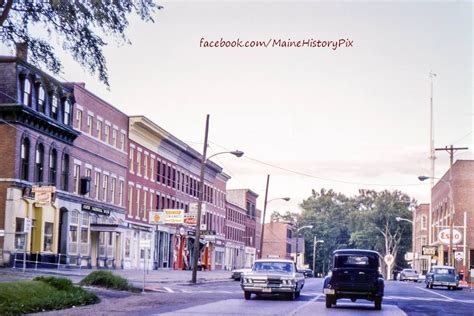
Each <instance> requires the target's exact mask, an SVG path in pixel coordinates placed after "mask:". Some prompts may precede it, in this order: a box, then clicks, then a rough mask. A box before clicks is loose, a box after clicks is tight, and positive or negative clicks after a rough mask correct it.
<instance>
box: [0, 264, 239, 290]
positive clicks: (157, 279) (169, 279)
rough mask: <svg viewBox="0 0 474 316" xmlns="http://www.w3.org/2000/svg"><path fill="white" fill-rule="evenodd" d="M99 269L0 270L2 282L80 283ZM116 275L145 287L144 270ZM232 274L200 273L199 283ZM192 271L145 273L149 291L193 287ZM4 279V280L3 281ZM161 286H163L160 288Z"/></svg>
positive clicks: (217, 272)
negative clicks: (44, 278)
mask: <svg viewBox="0 0 474 316" xmlns="http://www.w3.org/2000/svg"><path fill="white" fill-rule="evenodd" d="M96 270H97V269H60V270H57V269H37V270H35V269H31V268H29V269H26V271H25V273H23V270H22V269H18V268H16V269H12V268H0V281H7V280H10V279H15V278H16V279H25V278H26V279H28V278H33V277H35V276H37V275H45V274H46V275H57V276H63V277H68V278H69V279H71V280H72V281H73V282H75V283H78V282H79V281H80V280H82V279H83V278H84V277H85V276H86V275H88V274H89V273H91V272H93V271H96ZM107 271H110V272H112V273H114V274H116V275H120V276H122V277H124V278H125V279H127V280H128V281H129V282H130V283H132V284H133V285H134V286H136V287H139V288H141V287H142V286H143V276H144V271H143V270H107ZM230 275H231V272H230V271H225V270H222V271H221V270H216V271H198V272H197V283H199V284H203V283H212V282H225V281H229V282H230V281H232V282H233V280H232V279H231V278H230ZM191 277H192V271H189V270H147V271H146V273H145V280H146V282H145V283H146V288H147V289H149V290H156V289H157V288H160V287H161V286H166V285H167V284H174V285H192V283H191ZM2 279H3V280H2ZM160 285H161V286H160Z"/></svg>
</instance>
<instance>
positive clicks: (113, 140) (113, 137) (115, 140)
mask: <svg viewBox="0 0 474 316" xmlns="http://www.w3.org/2000/svg"><path fill="white" fill-rule="evenodd" d="M112 145H114V147H117V130H116V129H114V130H112Z"/></svg>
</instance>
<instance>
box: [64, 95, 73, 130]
mask: <svg viewBox="0 0 474 316" xmlns="http://www.w3.org/2000/svg"><path fill="white" fill-rule="evenodd" d="M71 108H72V106H71V101H69V100H66V101H64V121H63V123H64V124H66V125H70V124H71Z"/></svg>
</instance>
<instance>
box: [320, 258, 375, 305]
mask: <svg viewBox="0 0 474 316" xmlns="http://www.w3.org/2000/svg"><path fill="white" fill-rule="evenodd" d="M379 267H380V255H379V253H378V252H376V251H372V250H362V249H339V250H335V251H334V252H333V268H332V270H331V272H330V273H329V275H328V276H327V277H326V278H325V279H324V289H323V291H324V294H325V295H326V308H331V307H332V305H336V304H337V300H338V299H341V298H348V299H350V300H351V301H352V302H355V301H356V300H358V299H366V300H369V301H372V302H374V306H375V309H377V310H380V309H381V308H382V299H383V294H384V280H383V277H382V275H381V274H380V271H379Z"/></svg>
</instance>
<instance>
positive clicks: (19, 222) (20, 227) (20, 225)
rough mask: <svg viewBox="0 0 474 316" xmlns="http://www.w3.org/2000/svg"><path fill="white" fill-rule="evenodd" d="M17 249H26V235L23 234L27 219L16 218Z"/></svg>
mask: <svg viewBox="0 0 474 316" xmlns="http://www.w3.org/2000/svg"><path fill="white" fill-rule="evenodd" d="M15 224H16V226H15V248H16V249H25V234H24V233H23V231H24V229H25V226H24V225H25V219H24V218H21V217H17V218H16V222H15Z"/></svg>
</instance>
